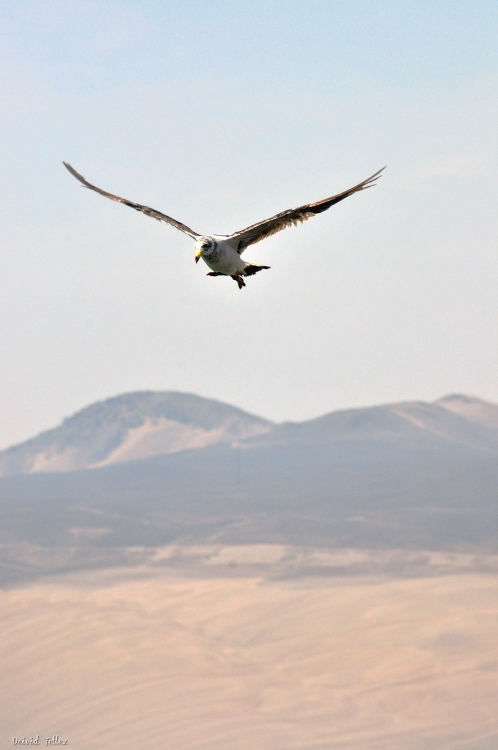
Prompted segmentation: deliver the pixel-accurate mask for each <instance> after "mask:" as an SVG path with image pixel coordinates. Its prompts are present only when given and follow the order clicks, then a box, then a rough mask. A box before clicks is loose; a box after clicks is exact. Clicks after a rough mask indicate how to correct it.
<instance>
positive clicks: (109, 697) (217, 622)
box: [0, 569, 498, 750]
mask: <svg viewBox="0 0 498 750" xmlns="http://www.w3.org/2000/svg"><path fill="white" fill-rule="evenodd" d="M0 602H1V610H0V621H1V630H2V639H1V642H0V655H1V656H0V658H1V663H2V676H1V706H0V725H1V727H2V729H1V743H2V744H1V747H7V746H9V747H11V746H12V738H13V737H14V736H15V737H17V738H22V737H26V738H29V737H31V736H35V735H37V734H39V735H40V738H41V745H45V743H44V741H43V738H44V737H49V736H52V735H54V734H57V735H59V738H60V739H67V740H68V745H67V746H68V747H70V748H71V749H72V750H94V749H97V748H99V750H100V749H101V748H111V747H115V748H120V749H122V750H128V749H129V750H132V749H133V750H136V749H137V748H142V747H143V748H150V747H163V748H174V749H175V750H177V749H178V750H187V749H188V750H201V749H202V750H287V749H288V750H298V749H299V750H305V749H306V750H319V749H320V750H326V749H327V750H328V749H329V748H340V749H341V750H342V749H343V748H344V749H346V748H348V749H352V748H355V750H356V749H357V750H367V748H368V750H381V749H382V750H384V749H385V750H387V749H388V748H389V750H393V749H396V748H403V750H436V749H437V750H444V749H446V750H448V749H449V748H452V749H453V748H455V749H456V748H459V749H460V750H464V749H465V750H492V748H493V749H494V748H496V747H498V711H497V710H496V709H497V703H498V698H497V696H498V576H496V575H492V574H490V575H478V574H469V575H453V576H445V577H438V578H421V579H411V580H395V579H391V580H388V579H383V580H381V579H370V580H369V579H365V578H362V579H358V578H353V577H346V578H333V577H321V578H320V577H315V578H300V579H297V578H296V579H286V580H271V579H270V578H265V577H264V576H263V577H244V576H241V575H240V571H238V570H235V569H234V570H233V571H227V573H226V575H225V576H223V577H222V576H212V577H210V576H206V575H203V576H195V575H192V574H191V575H189V576H187V575H185V574H181V573H179V572H178V571H177V572H175V571H162V572H157V571H152V570H151V569H144V570H142V571H141V572H139V573H137V572H135V573H133V572H131V571H130V572H129V573H127V572H126V571H125V572H123V571H121V572H113V573H112V574H110V573H105V574H104V573H102V574H98V573H91V574H89V573H85V574H82V575H79V576H73V577H68V576H66V577H65V578H61V579H58V580H57V581H51V582H49V583H47V582H44V583H41V584H37V585H32V586H28V587H25V588H22V589H15V590H10V591H3V592H1V593H0Z"/></svg>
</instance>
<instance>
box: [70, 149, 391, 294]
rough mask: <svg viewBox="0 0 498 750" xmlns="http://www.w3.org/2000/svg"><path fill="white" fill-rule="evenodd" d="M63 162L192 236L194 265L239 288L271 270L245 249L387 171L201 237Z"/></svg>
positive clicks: (138, 208) (108, 195)
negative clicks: (236, 229) (252, 260)
mask: <svg viewBox="0 0 498 750" xmlns="http://www.w3.org/2000/svg"><path fill="white" fill-rule="evenodd" d="M62 163H63V164H64V166H65V167H66V169H68V170H69V172H71V174H72V175H73V177H76V179H77V180H79V181H80V182H81V184H82V185H83V187H86V188H89V189H90V190H95V192H96V193H100V195H104V196H105V197H106V198H110V199H111V200H112V201H117V202H118V203H124V204H125V206H130V208H134V209H135V211H141V212H142V213H143V214H145V215H146V216H152V218H153V219H157V221H165V222H166V223H167V224H171V226H173V227H176V228H177V229H179V230H180V232H184V233H185V234H188V236H189V237H192V239H194V240H195V250H196V252H195V262H196V263H197V262H198V261H199V259H200V258H202V260H203V261H204V262H205V263H206V264H207V266H208V267H209V268H210V269H211V270H210V271H209V273H208V276H231V278H232V279H234V280H235V281H236V282H237V284H238V285H239V289H242V287H244V286H245V281H244V277H245V276H252V275H253V274H255V273H258V271H262V270H263V269H267V268H270V266H259V265H256V264H254V263H246V262H245V261H243V260H242V257H241V256H242V253H243V252H244V250H245V249H246V247H249V245H254V244H255V243H256V242H261V240H264V239H266V238H267V237H271V235H272V234H276V233H277V232H281V231H282V229H287V227H290V226H292V225H294V226H296V225H297V224H298V223H300V222H301V223H302V222H304V221H307V220H308V219H311V217H312V216H316V214H321V213H322V212H323V211H326V210H327V209H328V208H330V207H331V206H333V205H334V204H336V203H339V201H342V200H344V198H349V196H350V195H353V194H354V193H359V192H360V190H365V189H366V188H369V187H372V186H373V185H374V184H375V182H376V180H378V178H379V177H380V174H381V172H383V171H384V169H385V167H383V168H382V169H379V171H378V172H376V173H375V174H373V175H372V176H371V177H367V179H366V180H363V182H360V183H359V184H358V185H355V186H354V187H352V188H349V190H344V192H342V193H338V194H337V195H333V196H332V197H331V198H325V200H322V201H317V202H316V203H306V204H305V205H304V206H299V207H298V208H290V209H289V210H288V211H282V212H281V213H279V214H276V215H275V216H272V217H271V218H270V219H265V220H264V221H259V222H258V223H257V224H251V226H250V227H246V228H245V229H241V230H240V231H239V232H234V233H233V234H198V232H194V230H193V229H190V228H189V227H187V226H186V225H185V224H182V222H181V221H177V220H176V219H172V218H171V216H167V215H166V214H163V213H161V211H156V210H155V209H154V208H149V207H148V206H142V205H141V204H140V203H134V202H133V201H129V200H127V199H126V198H120V197H119V196H117V195H113V194H112V193H107V192H106V191H105V190H101V188H98V187H96V186H95V185H91V184H90V183H89V182H88V181H87V180H85V178H84V177H82V175H80V174H78V172H77V171H76V170H75V169H73V167H72V166H71V165H70V164H67V163H66V162H65V161H64V162H62Z"/></svg>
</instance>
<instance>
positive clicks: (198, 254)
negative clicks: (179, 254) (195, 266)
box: [195, 250, 202, 263]
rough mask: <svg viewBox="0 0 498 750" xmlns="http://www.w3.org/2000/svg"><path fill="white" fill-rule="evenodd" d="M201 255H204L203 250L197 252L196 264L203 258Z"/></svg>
mask: <svg viewBox="0 0 498 750" xmlns="http://www.w3.org/2000/svg"><path fill="white" fill-rule="evenodd" d="M201 255H202V250H198V251H197V252H196V254H195V262H196V263H198V262H199V258H200V257H201Z"/></svg>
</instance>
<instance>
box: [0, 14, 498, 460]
mask: <svg viewBox="0 0 498 750" xmlns="http://www.w3.org/2000/svg"><path fill="white" fill-rule="evenodd" d="M0 7H1V13H0V35H1V43H0V49H1V52H0V79H1V89H0V92H1V107H0V122H1V138H0V153H1V174H2V180H1V183H0V190H1V203H2V215H1V233H2V234H1V236H2V248H1V264H2V274H1V279H2V281H1V284H2V293H1V302H0V304H1V319H2V326H1V340H0V346H1V351H2V362H3V367H2V380H1V390H0V396H1V421H0V447H5V446H7V445H10V444H12V443H14V442H17V441H21V440H23V439H25V438H27V437H30V436H32V435H33V434H34V433H36V432H38V431H40V430H42V429H45V428H48V427H51V426H54V425H55V424H57V423H58V422H59V421H60V419H61V418H62V417H64V416H67V415H69V414H71V413H73V412H74V411H76V410H78V409H80V408H82V407H83V406H85V405H87V404H89V403H91V402H93V401H96V400H98V399H103V398H107V397H109V396H112V395H116V394H119V393H123V392H127V391H134V390H142V389H154V390H156V389H157V390H170V389H173V390H180V391H187V392H194V393H198V394H200V395H203V396H208V397H213V398H217V399H220V400H223V401H227V402H230V403H233V404H235V405H238V406H241V407H243V408H245V409H248V410H249V411H253V412H255V413H258V414H261V415H263V416H266V417H269V418H272V419H276V420H284V419H293V420H300V419H305V418H309V417H312V416H315V415H318V414H321V413H324V412H327V411H332V410H334V409H339V408H345V407H350V406H361V405H366V404H373V403H380V402H386V401H395V400H403V399H407V400H411V399H423V400H433V399H435V398H437V397H439V396H441V395H443V394H446V393H451V392H463V393H471V394H475V395H479V396H481V397H483V398H487V399H491V400H495V401H498V340H497V339H498V291H497V289H498V242H497V240H498V224H497V197H498V191H497V187H496V186H497V180H496V178H497V172H498V168H497V162H498V159H497V151H498V149H497V146H496V134H497V132H498V123H497V119H498V118H497V101H498V97H497V94H498V76H497V67H498V66H497V56H498V54H497V53H498V45H497V44H496V39H497V32H498V28H497V27H498V23H497V22H498V6H497V5H496V3H495V2H479V0H477V2H476V1H475V0H474V1H473V2H470V1H466V2H458V0H451V2H450V1H449V0H448V1H446V0H440V1H439V2H437V3H435V2H433V0H431V1H430V2H424V1H423V0H416V1H414V2H401V1H396V0H393V1H392V2H387V1H385V2H382V0H379V2H371V1H370V2H367V0H364V1H358V2H355V1H354V0H353V1H351V2H348V3H344V2H335V0H328V1H327V2H314V1H313V0H311V1H308V2H306V3H302V2H278V1H276V2H268V1H266V2H258V1H256V2H233V1H230V2H228V1H227V2H222V1H220V0H213V1H211V2H207V1H206V2H202V1H201V2H189V1H188V0H181V2H169V1H165V0H163V1H162V2H155V1H153V0H144V1H143V2H124V1H123V2H108V1H107V0H98V2H97V1H95V2H93V1H92V0H89V1H86V0H77V2H76V1H75V2H71V0H61V1H60V2H57V1H56V2H51V1H50V0H43V2H37V1H36V0H34V1H33V2H30V1H29V0H27V1H23V0H21V1H20V2H17V3H12V2H5V3H2V5H1V6H0ZM63 159H64V160H66V161H69V162H70V163H71V164H73V166H74V167H75V168H76V169H78V170H79V171H81V172H82V173H83V174H84V175H85V176H86V177H87V178H88V179H89V180H90V181H93V182H95V183H96V184H97V185H99V186H101V187H103V188H105V189H107V190H110V191H112V192H116V193H117V194H118V195H123V196H125V197H127V198H131V199H132V200H136V201H138V202H142V203H146V204H147V205H150V206H153V207H155V208H158V209H160V210H162V211H164V212H165V213H168V214H170V215H172V216H174V217H175V218H178V219H180V220H181V221H184V222H185V223H187V224H188V225H190V226H191V227H193V228H194V229H195V230H196V231H200V232H205V233H209V232H220V233H228V232H231V231H234V230H236V229H241V228H243V227H245V226H246V225H248V224H251V223H254V222H255V221H258V220H261V219H263V218H266V217H268V216H270V215H272V214H274V213H276V212H278V211H281V210H283V209H286V208H290V207H293V206H296V205H299V204H301V203H304V202H307V201H312V200H319V199H321V198H324V197H326V196H328V195H331V194H333V193H334V192H337V191H339V190H343V189H345V188H347V187H350V186H351V185H353V184H355V183H356V182H358V181H360V180H361V179H363V178H365V177H367V176H369V175H370V174H371V173H372V172H374V171H376V170H377V169H379V168H380V167H382V166H384V165H385V164H387V165H388V168H387V170H386V172H385V175H384V176H383V177H382V179H381V181H380V183H379V185H378V187H376V188H375V189H373V190H369V191H367V192H365V193H363V194H361V195H356V196H353V197H352V198H350V199H349V200H347V201H345V202H343V203H341V204H340V205H338V206H336V207H333V208H332V209H331V210H330V211H329V212H327V213H325V214H322V215H321V216H319V217H317V218H315V219H313V220H311V221H309V222H307V223H306V224H305V225H302V226H300V227H298V228H295V229H289V230H287V231H285V232H282V233H280V234H278V235H277V236H276V237H273V238H271V239H269V240H266V241H265V242H262V243H260V244H259V245H255V246H254V247H252V248H249V250H247V252H246V256H247V258H246V259H249V260H251V261H254V262H257V263H265V264H268V265H271V266H272V269H271V271H265V272H263V273H261V274H259V275H258V276H255V277H253V278H250V279H249V280H248V283H247V287H246V288H245V289H243V290H242V291H239V289H238V288H237V285H236V284H235V283H234V282H233V281H232V280H231V279H224V278H208V277H207V276H206V275H205V274H206V272H207V270H208V269H207V267H206V266H205V265H204V264H203V263H199V264H198V265H197V266H196V265H195V264H194V249H193V244H192V241H191V240H190V239H189V238H188V237H187V236H186V235H183V234H181V233H180V232H177V231H176V230H175V229H173V228H171V227H168V226H167V225H164V224H159V223H157V222H154V221H153V220H151V219H149V218H147V217H144V216H142V215H140V214H137V213H135V212H134V211H131V210H130V209H128V208H125V207H123V206H120V205H118V204H114V203H112V202H110V201H106V200H105V199H104V198H101V197H100V196H98V195H96V194H94V193H92V192H90V191H87V190H83V189H81V188H80V186H79V185H78V183H77V182H76V181H75V180H74V179H73V178H72V177H71V176H70V175H69V174H68V173H67V172H66V170H65V169H64V168H63V167H62V164H61V161H62V160H63ZM246 256H244V257H246Z"/></svg>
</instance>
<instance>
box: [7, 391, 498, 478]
mask: <svg viewBox="0 0 498 750" xmlns="http://www.w3.org/2000/svg"><path fill="white" fill-rule="evenodd" d="M288 443H289V444H290V443H306V444H308V445H313V444H318V443H319V444H320V445H321V444H324V445H325V444H329V445H331V446H332V445H339V444H350V445H351V444H352V443H354V444H358V445H361V444H363V443H377V444H379V445H386V446H389V445H392V446H396V445H401V444H403V445H404V446H405V447H407V448H408V447H411V448H413V449H418V448H424V449H428V448H431V449H442V448H445V447H446V448H447V447H449V446H451V445H454V446H464V447H466V448H469V449H472V450H477V451H481V452H484V453H487V454H494V453H497V452H498V405H497V404H493V403H491V402H487V401H484V400H482V399H479V398H477V397H475V396H466V395H462V394H452V395H448V396H444V397H442V398H440V399H437V400H436V401H435V402H433V403H426V402H423V401H406V402H398V403H394V404H385V405H379V406H370V407H360V408H354V409H341V410H338V411H334V412H330V413H328V414H324V415H322V416H319V417H315V418H314V419H311V420H306V421H303V422H284V423H281V424H275V423H273V422H271V421H270V420H267V419H264V418H262V417H258V416H255V415H253V414H249V413H248V412H246V411H243V410H242V409H239V408H237V407H235V406H231V405H229V404H225V403H223V402H221V401H216V400H214V399H207V398H203V397H201V396H196V395H194V394H187V393H181V392H177V391H136V392H132V393H126V394H122V395H119V396H113V397H111V398H109V399H104V400H102V401H97V402H95V403H94V404H90V405H89V406H87V407H85V408H84V409H81V410H80V411H78V412H76V413H75V414H73V415H71V416H70V417H67V418H66V419H64V420H63V422H62V423H61V424H60V425H59V426H58V427H55V428H52V429H50V430H46V431H43V432H42V433H40V434H39V435H37V436H35V437H33V438H31V439H29V440H27V441H25V442H23V443H20V444H18V445H14V446H12V447H10V448H7V449H6V450H4V451H2V452H0V476H10V475H16V474H32V473H33V474H35V473H59V472H67V471H78V470H81V469H84V470H89V469H96V468H101V467H105V466H110V465H113V464H118V463H127V462H129V461H136V460H140V459H147V458H152V457H154V456H164V455H170V454H172V453H178V452H182V451H185V450H198V449H202V448H206V447H208V446H213V445H221V444H227V445H230V446H231V447H233V448H240V449H251V448H263V447H264V446H275V445H279V444H288Z"/></svg>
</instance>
